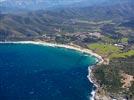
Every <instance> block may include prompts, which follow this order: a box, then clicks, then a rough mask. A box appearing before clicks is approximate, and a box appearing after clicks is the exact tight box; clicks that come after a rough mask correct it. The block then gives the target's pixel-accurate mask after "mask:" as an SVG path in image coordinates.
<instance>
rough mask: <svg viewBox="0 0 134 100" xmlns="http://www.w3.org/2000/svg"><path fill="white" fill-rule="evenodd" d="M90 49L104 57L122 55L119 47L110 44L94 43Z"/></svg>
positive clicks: (89, 46)
mask: <svg viewBox="0 0 134 100" xmlns="http://www.w3.org/2000/svg"><path fill="white" fill-rule="evenodd" d="M88 48H89V49H91V50H93V51H95V52H96V53H98V54H100V55H103V56H110V55H111V54H113V53H116V54H118V53H120V52H121V50H120V48H119V47H116V46H114V45H110V44H103V43H93V44H90V45H88Z"/></svg>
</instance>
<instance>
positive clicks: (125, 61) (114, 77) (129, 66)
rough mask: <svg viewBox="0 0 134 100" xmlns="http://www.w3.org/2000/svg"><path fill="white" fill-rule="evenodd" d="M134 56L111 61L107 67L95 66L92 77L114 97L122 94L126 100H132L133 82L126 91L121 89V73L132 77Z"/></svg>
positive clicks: (133, 93) (133, 92) (133, 96)
mask: <svg viewBox="0 0 134 100" xmlns="http://www.w3.org/2000/svg"><path fill="white" fill-rule="evenodd" d="M133 65H134V56H131V57H127V58H116V59H112V60H111V61H110V63H109V65H97V66H96V68H95V69H94V70H93V73H94V76H95V77H96V79H97V82H98V83H99V84H100V85H101V87H102V88H103V89H104V90H105V91H108V92H110V93H114V95H119V94H122V95H123V96H127V97H128V98H129V99H128V100H133V99H132V98H134V82H133V83H132V84H131V86H130V87H129V88H128V90H127V89H124V88H122V85H123V83H122V81H121V79H122V78H123V77H122V76H121V72H124V73H126V74H128V75H132V76H134V66H133Z"/></svg>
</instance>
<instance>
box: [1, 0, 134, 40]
mask: <svg viewBox="0 0 134 100" xmlns="http://www.w3.org/2000/svg"><path fill="white" fill-rule="evenodd" d="M41 5H42V6H41ZM59 5H60V6H59ZM0 6H1V9H0V10H1V14H0V38H3V37H4V38H7V37H18V36H24V37H25V36H26V37H28V36H33V37H34V36H41V35H43V34H44V33H56V31H55V29H56V30H57V29H59V28H61V29H63V31H64V32H74V31H75V30H76V29H81V30H89V29H90V27H92V25H91V24H90V21H91V22H92V21H96V22H97V21H102V22H103V21H107V20H111V21H114V22H117V23H118V22H119V23H124V22H123V21H124V20H126V19H127V20H128V21H129V22H131V20H132V19H134V1H133V0H72V1H69V0H68V2H67V0H1V2H0ZM51 7H52V10H48V8H51ZM26 8H27V9H26ZM54 8H56V9H54ZM44 9H46V10H44ZM9 12H10V13H9ZM18 12H19V14H18ZM16 13H17V14H16ZM77 20H78V21H79V20H80V21H81V20H82V21H83V20H84V21H87V22H89V23H86V26H85V24H84V25H83V22H79V24H78V25H77V24H76V25H75V22H76V21H77ZM93 25H94V24H93ZM122 25H124V26H125V27H126V26H127V27H133V26H132V24H131V23H129V26H128V24H127V23H125V24H122ZM78 27H80V28H78ZM83 27H84V28H83Z"/></svg>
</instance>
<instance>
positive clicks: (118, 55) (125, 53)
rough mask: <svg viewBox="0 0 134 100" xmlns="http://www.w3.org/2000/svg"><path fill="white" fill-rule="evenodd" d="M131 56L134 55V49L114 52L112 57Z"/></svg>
mask: <svg viewBox="0 0 134 100" xmlns="http://www.w3.org/2000/svg"><path fill="white" fill-rule="evenodd" d="M130 56H134V50H130V51H128V52H123V53H113V54H112V55H111V56H110V58H111V59H113V58H127V57H130Z"/></svg>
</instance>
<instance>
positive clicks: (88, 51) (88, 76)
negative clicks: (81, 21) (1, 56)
mask: <svg viewBox="0 0 134 100" xmlns="http://www.w3.org/2000/svg"><path fill="white" fill-rule="evenodd" d="M0 43H14V44H36V45H44V46H51V47H60V48H66V49H72V50H76V51H79V52H82V53H87V54H90V55H92V56H95V57H96V58H98V59H97V60H98V61H97V64H102V63H103V62H104V60H103V58H102V57H101V56H100V55H98V54H96V53H94V52H93V51H91V50H89V49H86V48H82V47H80V46H79V47H74V46H71V45H65V44H57V43H48V42H44V41H38V42H36V41H6V42H0ZM92 67H94V66H89V67H88V75H87V78H88V79H89V81H90V82H91V83H93V84H94V85H95V87H96V88H97V87H98V86H97V85H96V84H95V83H94V82H93V81H92V79H91V75H90V74H91V73H92V70H91V68H92ZM95 93H96V90H93V91H92V92H91V95H92V97H91V98H90V99H91V100H94V96H95Z"/></svg>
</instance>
